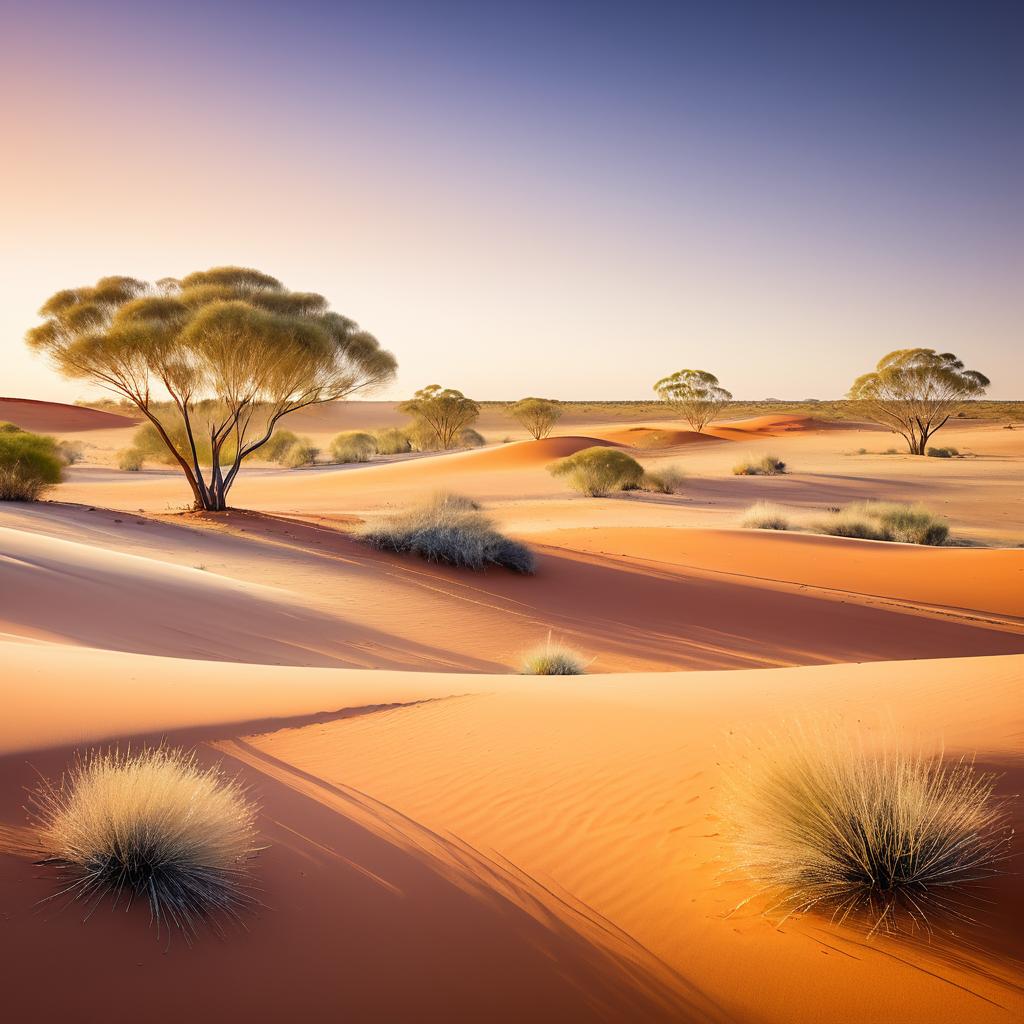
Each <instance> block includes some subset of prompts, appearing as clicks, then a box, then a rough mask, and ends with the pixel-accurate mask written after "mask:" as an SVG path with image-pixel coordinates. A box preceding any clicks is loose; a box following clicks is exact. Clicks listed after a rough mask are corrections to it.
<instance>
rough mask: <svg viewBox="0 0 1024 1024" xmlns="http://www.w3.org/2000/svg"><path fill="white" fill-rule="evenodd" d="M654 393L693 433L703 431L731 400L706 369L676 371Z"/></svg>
mask: <svg viewBox="0 0 1024 1024" xmlns="http://www.w3.org/2000/svg"><path fill="white" fill-rule="evenodd" d="M654 390H655V391H656V392H657V393H658V397H659V398H660V399H661V400H662V401H663V402H665V403H666V404H667V405H669V406H671V407H672V408H673V409H674V410H675V411H676V412H677V413H678V414H679V416H680V417H681V418H682V419H684V420H686V422H687V423H689V424H690V426H691V427H693V429H694V430H696V431H701V430H703V429H704V428H705V427H706V426H707V425H708V423H710V422H711V421H712V420H713V419H714V418H715V416H717V415H718V413H719V412H720V411H721V410H722V409H724V408H725V404H726V403H727V402H729V401H730V400H731V399H732V395H731V394H730V393H729V392H728V391H726V390H725V388H723V387H721V385H719V383H718V378H717V377H716V376H715V375H714V374H713V373H708V372H707V370H678V371H676V372H675V373H673V374H672V375H671V376H670V377H663V378H662V379H661V380H659V381H658V383H657V384H655V385H654Z"/></svg>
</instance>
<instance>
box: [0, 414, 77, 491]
mask: <svg viewBox="0 0 1024 1024" xmlns="http://www.w3.org/2000/svg"><path fill="white" fill-rule="evenodd" d="M63 474H64V460H63V459H62V458H61V457H60V452H59V451H58V450H57V443H56V442H55V441H54V439H53V438H52V437H45V436H43V435H42V434H30V433H29V432H28V431H27V430H17V429H15V430H5V431H2V432H0V501H35V500H37V499H38V498H39V497H40V495H42V494H43V492H44V491H46V490H47V489H48V488H49V487H52V486H53V485H54V484H57V483H60V481H61V478H62V477H63Z"/></svg>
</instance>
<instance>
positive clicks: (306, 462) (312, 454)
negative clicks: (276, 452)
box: [282, 441, 320, 469]
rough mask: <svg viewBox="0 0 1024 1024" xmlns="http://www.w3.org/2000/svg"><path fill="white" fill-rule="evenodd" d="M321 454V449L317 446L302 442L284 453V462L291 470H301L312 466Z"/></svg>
mask: <svg viewBox="0 0 1024 1024" xmlns="http://www.w3.org/2000/svg"><path fill="white" fill-rule="evenodd" d="M319 454H320V449H319V448H317V447H316V445H312V444H309V443H307V442H305V441H300V442H299V443H298V444H293V445H292V446H291V448H289V449H288V450H287V451H286V452H285V453H284V458H283V460H282V461H283V462H284V464H285V465H286V466H287V467H288V468H289V469H299V468H300V467H302V466H312V465H313V464H314V463H315V462H316V457H317V456H318V455H319Z"/></svg>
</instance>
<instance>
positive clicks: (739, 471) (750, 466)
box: [732, 455, 786, 476]
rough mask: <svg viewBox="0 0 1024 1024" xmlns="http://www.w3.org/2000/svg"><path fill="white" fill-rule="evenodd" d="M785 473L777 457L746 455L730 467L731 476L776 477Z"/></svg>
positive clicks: (782, 464) (783, 466)
mask: <svg viewBox="0 0 1024 1024" xmlns="http://www.w3.org/2000/svg"><path fill="white" fill-rule="evenodd" d="M785 472H786V464H785V463H784V462H783V461H782V459H780V458H779V457H778V455H762V456H760V457H758V456H754V455H748V456H747V457H746V458H745V459H743V460H742V461H741V462H737V463H736V465H735V466H733V467H732V473H733V476H778V475H779V474H780V473H785Z"/></svg>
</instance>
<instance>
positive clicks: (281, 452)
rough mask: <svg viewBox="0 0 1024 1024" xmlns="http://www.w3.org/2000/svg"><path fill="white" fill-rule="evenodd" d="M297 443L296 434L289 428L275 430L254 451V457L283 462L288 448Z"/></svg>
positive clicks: (297, 436) (297, 437)
mask: <svg viewBox="0 0 1024 1024" xmlns="http://www.w3.org/2000/svg"><path fill="white" fill-rule="evenodd" d="M298 443H299V435H298V434H293V433H292V432H291V431H290V430H276V431H274V433H273V434H271V435H270V440H269V441H267V443H266V444H265V445H264V446H263V447H262V448H260V449H259V450H258V451H257V452H256V453H255V457H256V458H258V459H266V460H267V462H280V463H283V462H284V459H285V455H287V454H288V449H289V448H291V447H293V446H294V445H297V444H298Z"/></svg>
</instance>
